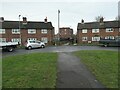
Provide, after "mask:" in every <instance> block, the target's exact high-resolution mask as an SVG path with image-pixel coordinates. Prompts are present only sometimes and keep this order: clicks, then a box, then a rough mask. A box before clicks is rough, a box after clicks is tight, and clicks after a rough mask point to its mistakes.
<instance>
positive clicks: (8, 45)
mask: <svg viewBox="0 0 120 90" xmlns="http://www.w3.org/2000/svg"><path fill="white" fill-rule="evenodd" d="M18 45H19V43H18V42H0V49H2V50H7V51H9V52H12V51H14V49H15V48H17V46H18Z"/></svg>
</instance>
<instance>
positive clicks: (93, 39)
mask: <svg viewBox="0 0 120 90" xmlns="http://www.w3.org/2000/svg"><path fill="white" fill-rule="evenodd" d="M99 40H100V37H92V41H99Z"/></svg>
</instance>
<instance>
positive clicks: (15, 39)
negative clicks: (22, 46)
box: [11, 38, 21, 43]
mask: <svg viewBox="0 0 120 90" xmlns="http://www.w3.org/2000/svg"><path fill="white" fill-rule="evenodd" d="M11 41H12V42H19V43H21V39H20V38H12V39H11Z"/></svg>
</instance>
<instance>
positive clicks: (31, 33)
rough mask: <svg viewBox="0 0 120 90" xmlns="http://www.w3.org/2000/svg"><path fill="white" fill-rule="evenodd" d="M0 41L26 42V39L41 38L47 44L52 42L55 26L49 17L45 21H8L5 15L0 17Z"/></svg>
mask: <svg viewBox="0 0 120 90" xmlns="http://www.w3.org/2000/svg"><path fill="white" fill-rule="evenodd" d="M0 25H1V26H2V27H1V28H0V42H20V43H21V44H22V45H23V44H25V42H26V40H41V41H43V42H45V43H46V44H52V41H53V38H54V27H53V26H52V23H51V22H47V18H45V19H44V21H43V22H37V21H27V18H26V17H23V21H7V20H4V18H3V17H1V19H0Z"/></svg>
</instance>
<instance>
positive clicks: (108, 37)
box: [105, 36, 115, 39]
mask: <svg viewBox="0 0 120 90" xmlns="http://www.w3.org/2000/svg"><path fill="white" fill-rule="evenodd" d="M105 39H115V37H114V36H106V37H105Z"/></svg>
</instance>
